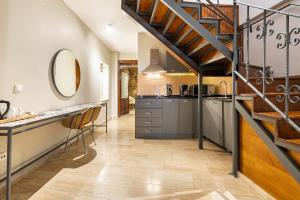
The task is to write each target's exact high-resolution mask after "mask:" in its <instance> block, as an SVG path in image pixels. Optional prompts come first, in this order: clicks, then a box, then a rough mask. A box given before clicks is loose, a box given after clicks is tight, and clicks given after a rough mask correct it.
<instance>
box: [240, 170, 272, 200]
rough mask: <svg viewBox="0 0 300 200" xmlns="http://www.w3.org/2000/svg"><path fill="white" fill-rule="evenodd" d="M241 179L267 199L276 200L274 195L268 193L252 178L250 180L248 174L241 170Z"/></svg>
mask: <svg viewBox="0 0 300 200" xmlns="http://www.w3.org/2000/svg"><path fill="white" fill-rule="evenodd" d="M238 177H239V179H241V180H242V181H243V182H244V183H246V184H247V185H249V186H250V187H251V188H252V189H254V190H255V191H256V192H257V193H258V194H259V195H261V196H262V197H264V198H265V199H267V200H276V199H275V198H274V197H272V196H271V195H270V194H269V193H267V192H266V191H265V190H264V189H262V188H261V187H260V186H259V185H257V184H256V183H254V182H253V181H252V180H250V179H249V178H248V177H247V176H245V175H244V174H242V173H241V172H239V173H238Z"/></svg>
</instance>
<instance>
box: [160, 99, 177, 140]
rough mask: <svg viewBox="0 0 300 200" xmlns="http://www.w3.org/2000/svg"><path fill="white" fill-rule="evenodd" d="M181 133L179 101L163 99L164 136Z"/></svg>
mask: <svg viewBox="0 0 300 200" xmlns="http://www.w3.org/2000/svg"><path fill="white" fill-rule="evenodd" d="M178 132H179V100H178V99H163V134H171V135H176V134H178Z"/></svg>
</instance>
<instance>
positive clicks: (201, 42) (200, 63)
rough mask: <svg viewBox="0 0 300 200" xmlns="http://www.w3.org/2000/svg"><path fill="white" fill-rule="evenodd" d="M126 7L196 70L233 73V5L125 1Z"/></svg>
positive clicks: (148, 0) (176, 0) (207, 73)
mask: <svg viewBox="0 0 300 200" xmlns="http://www.w3.org/2000/svg"><path fill="white" fill-rule="evenodd" d="M122 9H123V11H125V12H126V13H127V14H128V15H129V16H130V17H131V18H133V19H134V20H135V21H137V22H138V23H139V24H140V25H142V26H143V27H144V28H145V29H146V30H147V31H149V32H150V33H151V34H152V35H153V36H155V37H156V38H157V39H158V40H159V41H160V42H161V43H162V44H163V45H164V46H165V47H166V49H168V50H169V51H170V53H171V54H172V55H173V56H175V57H176V58H177V59H178V60H180V62H182V64H184V65H185V66H186V67H188V68H191V70H193V71H194V72H196V73H200V72H201V74H203V75H209V74H213V75H226V74H230V73H232V70H231V66H232V57H233V52H232V49H233V43H232V39H233V6H219V7H218V8H216V7H215V5H213V4H211V5H207V4H203V3H200V2H185V1H182V0H123V2H122ZM224 13H225V14H226V16H225V17H224V16H223V15H224Z"/></svg>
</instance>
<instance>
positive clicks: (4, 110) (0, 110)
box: [0, 100, 10, 120]
mask: <svg viewBox="0 0 300 200" xmlns="http://www.w3.org/2000/svg"><path fill="white" fill-rule="evenodd" d="M3 104H4V105H5V107H3V106H2V105H3ZM9 108H10V103H9V101H3V100H0V120H2V119H4V118H5V115H6V114H7V113H8V111H9Z"/></svg>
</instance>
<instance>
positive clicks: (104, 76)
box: [100, 62, 109, 101]
mask: <svg viewBox="0 0 300 200" xmlns="http://www.w3.org/2000/svg"><path fill="white" fill-rule="evenodd" d="M106 100H109V66H108V65H107V64H105V63H103V62H102V63H101V65H100V101H106Z"/></svg>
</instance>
